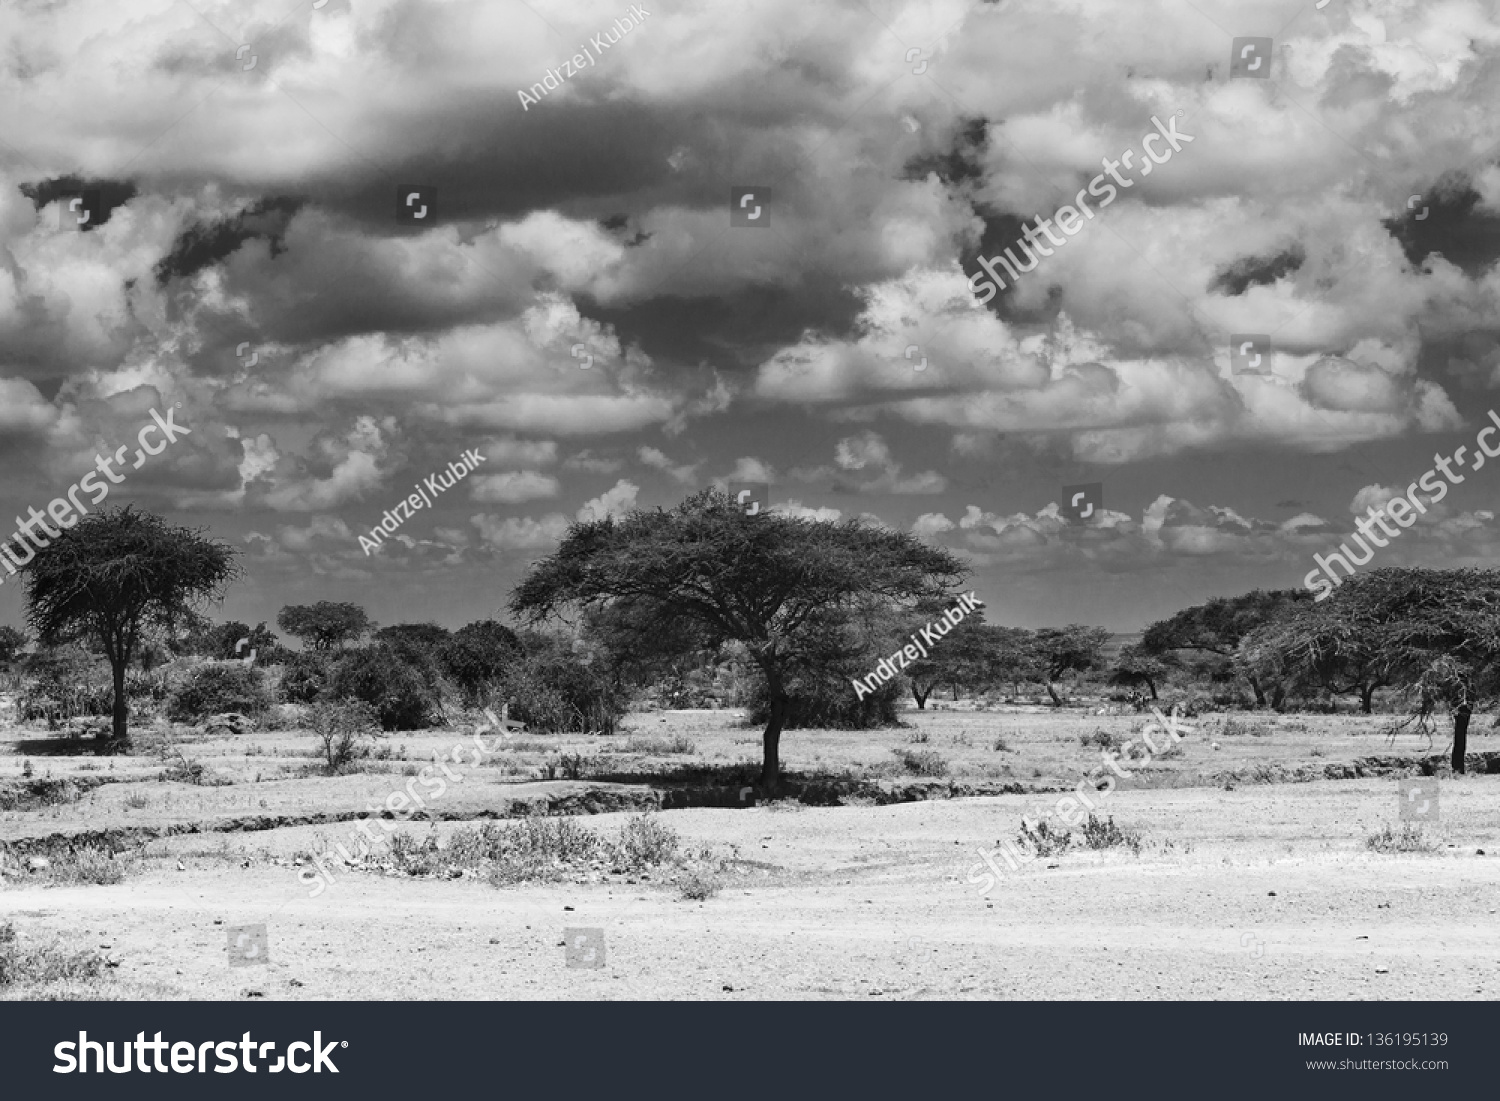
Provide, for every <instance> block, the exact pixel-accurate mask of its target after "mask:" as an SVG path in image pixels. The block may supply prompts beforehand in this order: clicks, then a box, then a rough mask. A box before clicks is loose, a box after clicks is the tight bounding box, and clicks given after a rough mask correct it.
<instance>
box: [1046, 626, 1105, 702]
mask: <svg viewBox="0 0 1500 1101" xmlns="http://www.w3.org/2000/svg"><path fill="white" fill-rule="evenodd" d="M1108 642H1109V631H1108V630H1107V629H1106V628H1104V627H1082V626H1079V625H1078V624H1077V623H1072V624H1069V625H1068V626H1066V627H1042V628H1040V629H1039V630H1037V631H1034V632H1032V636H1031V651H1032V654H1033V655H1034V659H1035V662H1036V668H1037V671H1038V672H1039V673H1040V674H1041V676H1042V677H1043V678H1044V679H1045V683H1046V685H1047V695H1049V696H1051V697H1052V706H1053V707H1061V706H1062V698H1061V697H1060V696H1059V695H1058V694H1057V680H1058V678H1059V677H1061V676H1063V675H1064V674H1065V673H1069V672H1078V673H1083V672H1087V671H1088V670H1090V669H1097V668H1099V666H1100V665H1101V664H1102V662H1103V660H1104V647H1105V645H1106V644H1107V643H1108Z"/></svg>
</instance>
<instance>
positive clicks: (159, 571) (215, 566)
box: [22, 505, 239, 747]
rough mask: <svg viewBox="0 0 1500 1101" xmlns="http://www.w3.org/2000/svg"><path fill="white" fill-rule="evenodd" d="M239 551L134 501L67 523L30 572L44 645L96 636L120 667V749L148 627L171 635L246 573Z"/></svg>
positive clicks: (31, 614)
mask: <svg viewBox="0 0 1500 1101" xmlns="http://www.w3.org/2000/svg"><path fill="white" fill-rule="evenodd" d="M236 554H237V552H236V551H235V550H234V549H233V548H232V547H229V546H228V545H226V544H224V543H221V542H219V541H217V540H214V539H210V538H208V537H207V536H206V535H205V534H204V533H203V532H202V531H199V530H195V529H192V528H179V527H173V526H171V525H169V524H168V523H167V522H166V520H164V519H163V518H162V517H160V516H156V515H154V514H152V513H149V512H138V511H136V510H135V509H134V508H133V507H132V506H128V505H127V506H125V507H124V508H116V509H108V508H107V509H104V510H102V511H100V512H95V513H91V514H89V515H87V516H85V517H83V519H81V520H79V521H78V523H77V524H75V525H74V526H73V527H72V528H66V529H63V530H62V531H61V532H60V533H59V534H58V535H57V536H56V537H54V538H52V540H51V542H50V543H49V545H47V546H46V547H43V548H42V549H41V550H38V551H37V552H36V556H35V557H34V558H33V559H32V560H31V561H30V562H28V563H27V564H26V565H25V566H24V567H23V568H22V574H23V576H24V578H25V585H26V603H27V610H26V619H27V623H28V625H29V626H30V627H31V629H32V630H33V631H34V632H35V633H36V636H37V638H38V640H39V641H41V642H42V644H43V645H47V646H52V645H57V644H59V643H64V642H71V641H92V642H93V643H94V644H96V645H97V646H99V647H100V649H102V650H103V652H104V655H105V656H106V657H107V658H108V659H109V663H110V668H111V670H112V671H113V673H114V731H113V739H112V740H113V742H114V744H115V745H116V746H117V747H124V746H128V744H129V732H128V728H127V716H128V712H127V703H126V697H125V672H126V670H127V669H128V668H129V665H130V661H131V658H132V656H133V655H134V653H135V650H136V647H137V646H138V645H139V644H140V643H141V641H142V639H143V638H145V637H146V636H147V635H148V634H149V633H151V632H154V631H159V632H162V633H166V634H170V633H172V632H175V630H176V629H177V628H178V626H179V625H181V624H183V623H185V622H189V621H191V620H192V617H194V616H195V615H197V614H198V613H199V610H200V608H201V607H202V605H204V604H205V603H207V602H208V601H209V600H211V599H217V598H221V597H222V596H223V593H224V589H225V588H226V586H227V585H228V584H229V582H230V581H232V580H233V579H234V578H235V577H236V576H237V575H238V572H239V570H238V567H237V565H236V563H235V556H236Z"/></svg>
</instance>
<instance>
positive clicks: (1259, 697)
mask: <svg viewBox="0 0 1500 1101" xmlns="http://www.w3.org/2000/svg"><path fill="white" fill-rule="evenodd" d="M1311 599H1312V594H1311V593H1310V592H1308V591H1307V590H1306V589H1281V590H1276V591H1273V592H1266V591H1264V590H1261V589H1257V590H1255V591H1254V592H1250V593H1245V594H1244V595H1242V596H1234V597H1223V596H1221V597H1215V598H1214V599H1213V600H1209V601H1207V602H1206V603H1203V604H1195V605H1193V606H1192V607H1191V608H1184V609H1182V611H1180V612H1178V613H1177V614H1176V615H1174V616H1172V617H1171V618H1169V619H1163V620H1159V621H1158V622H1156V623H1153V624H1151V626H1149V627H1147V628H1146V631H1145V633H1144V634H1143V635H1142V636H1141V642H1140V645H1141V650H1142V651H1143V652H1144V653H1145V654H1147V655H1150V656H1152V657H1160V656H1162V655H1164V654H1166V653H1167V652H1168V651H1172V650H1196V651H1198V652H1199V653H1204V654H1212V655H1214V656H1215V657H1217V658H1220V659H1222V660H1223V662H1224V663H1225V664H1226V665H1227V664H1230V663H1232V662H1233V661H1234V659H1235V657H1236V655H1237V654H1238V652H1239V645H1240V641H1241V640H1242V639H1243V638H1244V637H1245V636H1246V635H1247V634H1249V633H1250V632H1251V631H1253V630H1255V628H1257V627H1259V626H1261V625H1262V624H1263V623H1267V622H1269V621H1270V620H1271V619H1272V618H1274V617H1275V616H1276V615H1278V614H1280V612H1281V611H1282V609H1284V608H1286V607H1287V606H1288V605H1291V604H1295V603H1297V602H1299V601H1310V600H1311ZM1245 679H1246V680H1247V681H1248V682H1249V684H1250V690H1251V691H1252V692H1254V693H1255V703H1256V706H1258V707H1264V706H1265V705H1266V693H1265V688H1264V685H1263V673H1262V675H1257V674H1256V673H1255V672H1254V671H1247V673H1246V678H1245ZM1283 691H1284V689H1283V688H1282V687H1281V686H1279V685H1277V686H1275V687H1274V688H1273V694H1274V695H1275V697H1276V698H1275V706H1278V707H1279V706H1280V705H1281V696H1282V694H1283Z"/></svg>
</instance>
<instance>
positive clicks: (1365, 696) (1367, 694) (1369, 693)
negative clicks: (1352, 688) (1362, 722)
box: [1359, 684, 1376, 715]
mask: <svg viewBox="0 0 1500 1101" xmlns="http://www.w3.org/2000/svg"><path fill="white" fill-rule="evenodd" d="M1375 688H1376V685H1374V684H1367V685H1362V686H1361V687H1360V690H1359V710H1360V712H1361V713H1362V714H1365V715H1368V714H1370V700H1371V698H1373V697H1374V695H1375Z"/></svg>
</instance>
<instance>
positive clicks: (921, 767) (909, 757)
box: [891, 749, 948, 776]
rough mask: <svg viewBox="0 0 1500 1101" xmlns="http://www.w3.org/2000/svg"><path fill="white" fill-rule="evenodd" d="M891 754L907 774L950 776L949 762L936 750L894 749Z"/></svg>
mask: <svg viewBox="0 0 1500 1101" xmlns="http://www.w3.org/2000/svg"><path fill="white" fill-rule="evenodd" d="M891 752H892V753H894V754H895V755H896V759H897V760H898V761H900V762H901V766H902V767H903V768H905V769H906V771H907V772H910V773H913V774H915V775H917V776H946V775H948V762H947V761H945V760H943V758H942V757H941V756H939V754H938V752H937V750H935V749H893V750H891Z"/></svg>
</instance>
